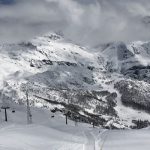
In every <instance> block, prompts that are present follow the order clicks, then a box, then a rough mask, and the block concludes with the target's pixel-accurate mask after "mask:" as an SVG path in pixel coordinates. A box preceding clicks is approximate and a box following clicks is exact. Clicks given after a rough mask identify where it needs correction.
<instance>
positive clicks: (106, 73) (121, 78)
mask: <svg viewBox="0 0 150 150" xmlns="http://www.w3.org/2000/svg"><path fill="white" fill-rule="evenodd" d="M149 49H150V44H149V43H148V42H147V43H142V42H135V43H131V44H130V45H126V44H124V43H123V42H118V43H110V44H106V45H105V46H102V47H99V48H97V49H96V50H92V49H87V48H85V47H81V46H79V45H76V44H73V43H72V42H71V41H69V40H65V39H64V37H62V36H60V35H58V34H55V33H48V34H46V35H44V36H41V37H37V38H35V39H33V40H31V41H30V42H22V43H19V44H4V45H1V46H0V68H1V74H0V82H1V91H0V92H1V101H2V102H1V103H2V104H1V105H3V104H4V103H6V104H7V105H11V103H12V102H16V103H19V104H25V103H26V93H28V95H29V100H30V105H31V106H35V107H46V108H47V109H50V110H53V111H61V112H62V113H63V114H65V113H66V112H69V113H68V116H69V117H70V118H71V119H73V120H77V121H83V122H88V123H94V124H95V125H102V126H104V127H109V126H112V127H114V128H129V127H131V126H133V125H134V123H132V120H149V121H150V115H149V106H150V104H149V91H150V90H149V88H150V86H149V63H150V61H149Z"/></svg>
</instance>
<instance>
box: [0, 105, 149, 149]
mask: <svg viewBox="0 0 150 150" xmlns="http://www.w3.org/2000/svg"><path fill="white" fill-rule="evenodd" d="M12 108H13V110H15V112H14V113H12ZM31 113H32V124H27V117H26V107H24V106H19V105H16V104H14V105H13V106H12V107H11V109H9V110H8V111H7V115H8V122H5V121H4V110H1V112H0V150H149V148H150V130H149V129H148V128H147V129H142V130H106V129H102V128H100V127H95V128H93V127H92V125H90V124H85V123H77V124H76V125H75V123H74V122H73V121H71V120H68V125H66V124H65V116H63V115H62V114H61V113H59V112H57V113H52V112H51V111H48V110H46V109H41V108H40V109H38V108H31ZM52 116H53V117H52Z"/></svg>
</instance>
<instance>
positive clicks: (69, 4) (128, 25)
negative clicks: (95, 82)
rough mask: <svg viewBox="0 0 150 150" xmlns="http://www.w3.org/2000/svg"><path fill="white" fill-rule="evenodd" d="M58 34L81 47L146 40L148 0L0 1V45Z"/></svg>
mask: <svg viewBox="0 0 150 150" xmlns="http://www.w3.org/2000/svg"><path fill="white" fill-rule="evenodd" d="M48 31H62V32H63V33H64V35H65V36H66V37H68V38H70V39H72V40H74V41H75V42H77V43H81V44H82V45H89V46H94V45H97V44H99V43H106V42H111V41H125V42H130V41H135V40H150V2H149V0H0V42H16V41H17V42H18V41H20V40H27V39H30V38H33V37H34V36H37V35H40V34H42V33H46V32H48Z"/></svg>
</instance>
